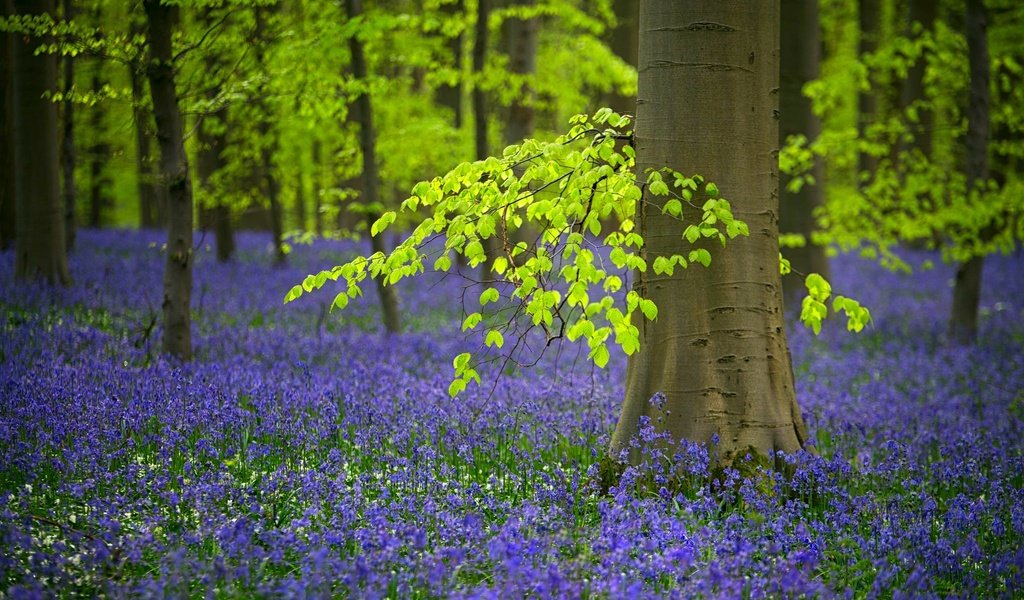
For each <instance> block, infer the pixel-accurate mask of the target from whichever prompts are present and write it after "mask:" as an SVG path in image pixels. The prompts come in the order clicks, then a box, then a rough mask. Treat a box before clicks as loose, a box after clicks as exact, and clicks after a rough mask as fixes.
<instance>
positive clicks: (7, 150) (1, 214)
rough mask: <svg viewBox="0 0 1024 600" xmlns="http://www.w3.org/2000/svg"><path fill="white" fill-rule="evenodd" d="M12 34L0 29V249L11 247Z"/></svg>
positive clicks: (3, 3)
mask: <svg viewBox="0 0 1024 600" xmlns="http://www.w3.org/2000/svg"><path fill="white" fill-rule="evenodd" d="M13 13H14V8H13V7H12V6H11V3H10V0H0V16H4V17H6V16H7V15H10V14H13ZM13 43H14V34H11V33H6V32H2V31H0V250H7V249H8V248H13V247H14V231H15V225H14V223H15V219H16V216H15V210H14V204H15V200H14V111H13V110H12V108H13V101H14V99H13V97H12V95H11V93H12V91H13V77H14V73H13V69H12V66H13V65H12V60H13V58H14V48H13Z"/></svg>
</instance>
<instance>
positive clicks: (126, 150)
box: [0, 0, 1024, 272]
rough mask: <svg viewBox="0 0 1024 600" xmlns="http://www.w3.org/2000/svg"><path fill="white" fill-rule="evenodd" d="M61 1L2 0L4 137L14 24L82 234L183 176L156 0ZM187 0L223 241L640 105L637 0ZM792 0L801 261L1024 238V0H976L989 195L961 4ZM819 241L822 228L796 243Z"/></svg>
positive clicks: (205, 204)
mask: <svg viewBox="0 0 1024 600" xmlns="http://www.w3.org/2000/svg"><path fill="white" fill-rule="evenodd" d="M57 4H59V5H58V6H53V5H54V2H52V1H46V0H39V1H34V2H28V1H18V2H13V3H12V2H10V1H7V2H5V7H4V8H5V12H6V14H13V13H15V12H17V13H18V14H19V15H21V16H15V17H7V18H5V21H4V22H5V23H6V25H5V30H6V31H8V32H11V33H8V34H7V36H6V38H7V43H6V44H4V45H3V51H4V52H5V55H4V60H3V65H4V67H5V72H4V74H3V83H4V90H5V94H4V95H3V99H4V106H5V109H4V114H5V117H6V120H5V128H4V132H5V135H8V136H9V135H13V129H14V127H13V123H12V119H13V113H14V112H15V111H13V110H11V105H12V103H13V102H14V100H13V97H14V94H12V93H11V92H12V91H13V90H12V88H13V87H14V86H15V85H16V84H15V80H16V78H15V77H14V73H13V72H12V69H10V68H9V67H10V66H11V64H12V61H11V60H9V57H10V56H12V53H13V52H14V51H15V50H16V48H15V44H14V40H15V38H16V37H17V36H19V35H26V34H30V35H34V36H39V37H36V38H34V39H36V40H38V43H37V44H36V45H35V46H36V47H38V52H37V54H39V53H41V56H39V57H38V58H40V59H42V58H44V57H48V60H49V61H50V62H52V63H53V64H52V65H51V66H50V67H48V68H46V69H43V68H42V67H40V68H39V69H37V71H38V75H39V77H41V78H44V79H46V80H44V81H41V82H39V84H38V86H37V87H39V86H41V87H42V88H43V89H45V90H46V93H47V95H48V97H49V98H50V99H51V100H52V101H53V103H54V105H55V107H56V109H57V110H56V114H57V117H56V118H57V126H56V128H55V129H53V131H52V133H49V132H47V131H46V130H44V129H34V130H33V132H32V133H31V134H29V137H30V139H31V141H32V144H33V145H46V144H48V145H50V146H51V147H52V148H54V149H57V151H58V152H59V169H60V173H59V181H60V183H61V186H60V197H61V204H62V206H63V208H62V209H61V210H62V211H63V214H64V218H63V220H64V232H65V236H66V242H65V244H66V246H67V248H69V249H73V247H74V237H75V236H74V232H75V229H76V228H77V227H93V228H106V227H133V228H134V227H141V228H157V227H164V226H165V225H166V218H167V215H166V213H167V211H166V206H165V205H166V202H167V200H166V184H167V181H166V178H165V177H162V176H161V173H160V169H159V156H160V144H159V141H158V139H157V128H156V125H155V123H154V118H153V114H154V111H153V100H152V95H151V94H150V90H149V84H148V82H147V72H148V71H147V68H148V66H149V64H150V63H149V62H148V61H149V60H150V57H151V52H150V49H149V47H148V44H149V42H148V40H147V37H146V31H147V18H146V13H145V11H144V10H143V6H142V4H141V3H139V2H114V1H108V0H59V2H58V3H57ZM172 4H173V7H172V9H171V10H170V11H168V18H169V19H171V21H172V23H171V26H172V29H173V32H174V33H173V58H172V60H173V72H174V84H175V88H176V91H177V96H178V102H179V105H180V111H181V115H182V117H181V118H182V128H183V136H184V138H183V139H184V147H185V150H186V154H187V159H188V168H189V169H190V174H191V181H192V187H193V188H194V196H195V204H194V206H195V214H196V217H197V218H196V224H197V226H198V227H199V228H200V229H202V230H203V231H204V232H209V236H208V237H206V238H204V239H205V240H206V241H207V242H208V243H214V244H216V246H217V251H218V255H219V256H220V257H221V259H223V260H228V259H229V258H230V256H231V253H232V251H233V241H232V240H233V232H234V231H236V230H241V229H250V230H253V229H255V230H262V231H266V232H267V233H268V236H269V237H268V239H269V240H271V243H272V244H273V247H274V253H275V256H276V260H279V261H283V260H286V254H287V251H288V245H289V243H291V241H294V240H295V239H297V236H301V235H302V234H306V233H314V234H317V235H328V236H330V235H351V234H355V235H361V234H362V233H364V232H365V231H366V229H367V223H368V222H372V219H368V218H367V216H373V215H377V214H379V213H381V212H382V211H384V210H390V209H393V208H395V207H397V205H398V204H399V203H400V202H401V201H402V200H404V199H405V198H406V197H407V195H408V192H409V190H410V189H411V187H412V186H413V185H414V184H415V183H416V182H417V181H420V180H422V179H427V178H430V177H432V176H434V175H438V174H441V173H444V172H446V171H447V170H449V169H451V168H452V167H454V166H455V165H457V164H459V163H461V162H463V161H469V160H473V159H481V158H484V157H486V156H489V155H492V154H500V153H501V151H502V149H503V148H504V147H505V146H506V145H508V144H511V143H516V142H518V141H520V140H521V139H523V138H526V137H537V138H541V139H551V138H553V137H554V136H555V135H557V134H558V133H559V132H562V131H564V129H565V128H566V127H567V122H568V119H569V118H570V117H571V116H572V115H574V114H577V113H581V112H590V113H592V112H594V111H595V110H596V109H597V108H598V107H600V106H606V105H607V106H610V107H612V108H613V109H615V110H616V111H618V112H621V113H624V114H632V113H633V111H634V107H635V93H636V61H637V13H638V1H637V0H614V1H613V0H598V1H587V2H583V1H580V0H415V1H405V0H380V1H377V0H370V1H368V2H366V5H365V6H360V5H361V4H362V3H361V2H349V3H348V4H347V5H346V3H343V2H333V1H332V2H328V1H301V2H300V1H294V0H285V1H228V2H214V1H204V0H195V1H192V0H189V1H181V2H174V3H172ZM782 4H783V16H782V53H783V60H782V65H783V66H782V71H783V73H782V81H783V84H782V108H781V126H782V138H783V141H785V140H788V141H789V143H788V144H786V145H785V148H784V150H783V151H782V153H781V164H782V167H783V170H784V171H786V172H788V173H790V174H791V177H790V178H788V179H786V180H784V181H783V233H787V232H788V233H795V234H798V235H797V236H783V243H784V245H790V246H794V247H796V248H795V249H793V250H791V251H790V252H791V253H792V254H793V258H794V261H797V263H799V265H800V266H803V265H812V266H808V267H806V268H801V269H800V270H801V272H808V271H810V270H815V271H818V272H827V266H825V265H824V264H823V263H822V262H819V263H818V264H817V266H816V267H813V265H815V263H814V262H813V261H814V260H819V261H823V260H824V259H823V258H821V257H822V256H824V255H823V254H822V253H820V252H817V254H818V255H819V258H817V259H816V258H814V257H810V258H806V257H804V256H802V254H803V253H811V254H814V253H815V252H816V251H814V248H815V247H817V248H823V247H825V246H827V245H830V244H831V245H833V247H835V246H838V247H840V248H842V249H846V250H848V249H851V248H854V249H859V250H861V251H863V252H865V253H867V254H869V255H872V256H879V257H880V258H881V259H882V260H883V261H884V262H885V263H886V264H889V265H890V266H893V267H900V266H905V265H901V264H900V261H899V259H898V258H897V257H896V255H895V254H893V253H892V252H891V251H890V249H891V248H892V247H893V244H895V243H898V242H909V243H912V244H915V245H919V246H920V245H925V246H936V245H940V246H942V247H944V248H945V250H946V252H947V257H948V258H949V259H951V260H960V261H964V260H968V259H970V258H971V257H973V256H979V255H984V254H987V253H989V252H991V251H994V250H997V249H1002V250H1008V249H1009V248H1010V247H1012V244H1013V240H1014V239H1019V238H1020V237H1021V236H1020V229H1021V226H1020V221H1019V211H1020V208H1019V207H1020V204H1021V200H1020V197H1021V192H1020V182H1019V177H1018V176H1017V171H1018V170H1019V165H1020V159H1021V155H1022V154H1024V142H1022V139H1024V136H1022V130H1024V124H1022V117H1021V115H1022V114H1024V7H1022V6H1021V5H1020V3H1018V2H1015V1H1014V0H990V1H988V2H985V3H981V2H974V3H973V4H976V5H978V10H979V11H981V12H982V13H984V17H983V18H984V21H985V25H986V27H987V33H984V30H983V34H984V35H985V37H986V42H987V48H986V52H987V55H988V59H987V60H988V64H987V65H986V67H987V69H988V73H986V74H985V78H986V81H987V82H989V83H988V85H987V86H986V87H987V88H988V89H987V90H986V98H985V99H984V103H985V104H986V106H985V109H987V111H988V115H987V116H986V120H987V121H988V122H990V123H991V127H990V131H986V132H985V139H986V142H987V146H986V148H985V149H984V150H983V151H982V152H983V153H985V154H986V155H987V157H988V158H989V159H990V161H991V163H990V165H988V167H989V168H988V173H986V174H984V175H982V176H981V177H980V179H981V180H984V182H985V183H984V185H981V186H975V187H978V188H979V189H981V190H982V192H983V195H984V198H979V197H977V196H978V194H977V193H975V194H974V197H975V198H974V200H973V201H972V200H971V194H968V193H967V188H968V179H969V176H968V168H969V160H968V154H969V152H968V143H967V142H966V138H967V137H968V131H967V130H968V112H969V110H970V107H971V106H977V105H978V104H979V103H980V102H981V100H978V99H975V100H972V99H971V98H972V97H971V96H970V90H969V87H970V83H971V81H972V78H971V76H970V74H969V60H968V55H969V52H968V32H967V30H968V22H967V21H968V19H967V16H966V15H967V14H968V13H969V12H970V11H969V10H967V9H968V7H966V6H965V3H964V2H963V1H953V0H945V1H927V0H860V1H853V0H822V1H821V2H820V3H818V2H807V1H803V2H783V3H782ZM976 12H977V11H976ZM979 14H980V13H979ZM25 15H29V16H25ZM31 15H36V16H31ZM47 15H48V16H47ZM18 32H20V33H18ZM24 39H25V40H26V43H28V42H27V41H28V40H29V38H28V37H25V38H24ZM353 41H354V42H357V44H356V46H358V47H359V48H360V50H359V52H361V53H362V54H364V55H365V60H364V61H363V62H365V66H364V71H365V72H364V73H357V70H358V68H359V67H358V66H357V64H356V62H357V61H355V60H354V54H353V48H355V46H353V44H352V42H353ZM39 64H40V65H42V64H44V62H40V63H39ZM43 71H45V73H43ZM975 80H976V81H977V80H978V78H977V77H975ZM982 85H984V84H982ZM364 92H366V93H368V98H369V99H370V104H371V105H372V120H373V123H372V125H373V128H374V129H375V130H376V132H375V133H376V135H375V136H374V139H373V141H372V142H371V143H372V145H373V146H375V148H374V150H375V155H376V160H375V161H374V162H375V164H376V166H377V167H378V168H379V180H380V181H381V186H380V192H379V194H375V196H376V197H373V198H367V194H366V193H364V192H365V190H364V189H363V188H364V186H365V184H364V183H363V180H362V179H361V177H360V176H361V174H362V171H363V162H362V156H361V155H362V153H363V150H362V148H363V147H362V146H361V142H360V138H359V135H360V118H361V116H360V114H359V113H360V110H359V108H358V105H357V102H356V101H357V99H358V98H360V97H361V95H362V94H363V93H364ZM978 98H980V96H979V97H978ZM972 102H973V104H972ZM978 108H980V107H978ZM812 111H813V112H812ZM53 133H55V134H56V138H55V139H47V138H48V137H52V134H53ZM2 146H3V148H4V149H5V150H4V156H3V157H0V158H2V159H3V162H2V166H3V169H4V170H3V174H4V176H3V182H4V186H3V190H2V195H0V205H2V208H3V212H2V214H3V219H2V220H0V224H2V226H0V244H2V246H3V247H8V246H10V245H11V244H12V243H13V238H14V236H15V231H14V230H15V228H14V222H15V218H14V205H15V204H16V203H15V202H14V195H15V194H14V185H13V184H14V178H15V173H14V172H13V169H14V162H13V156H12V154H14V153H15V151H16V150H17V149H18V148H19V146H18V144H16V143H14V141H13V140H12V139H10V138H7V139H6V140H5V143H4V144H2ZM34 151H35V150H34V149H25V152H34ZM57 177H58V174H56V173H54V174H52V178H53V179H54V180H56V179H57ZM787 207H792V209H791V210H787ZM812 209H813V210H814V211H816V212H814V215H815V218H813V219H812V218H810V215H811V212H812ZM812 232H816V233H814V235H812ZM808 240H813V241H814V242H816V243H817V246H814V245H811V246H804V247H803V248H802V249H801V248H799V247H800V246H803V245H804V242H806V241H808ZM808 261H810V262H808ZM797 263H794V266H798V265H797Z"/></svg>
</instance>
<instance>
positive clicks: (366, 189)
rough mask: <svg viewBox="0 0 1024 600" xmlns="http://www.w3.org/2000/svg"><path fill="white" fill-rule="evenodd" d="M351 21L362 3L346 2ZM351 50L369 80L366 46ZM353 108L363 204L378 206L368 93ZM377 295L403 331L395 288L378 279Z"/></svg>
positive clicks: (376, 244) (391, 325)
mask: <svg viewBox="0 0 1024 600" xmlns="http://www.w3.org/2000/svg"><path fill="white" fill-rule="evenodd" d="M345 5H346V7H347V10H348V16H349V18H350V19H355V18H358V17H359V15H360V14H362V12H363V10H362V0H345ZM348 44H349V51H350V52H351V54H352V72H353V74H354V75H355V76H356V79H359V80H361V81H366V80H367V69H366V59H365V57H364V56H363V44H362V42H361V41H360V40H359V38H358V37H356V36H352V37H351V38H349V42H348ZM354 108H355V109H356V110H357V111H358V116H359V148H360V150H361V151H362V154H363V177H362V180H363V181H362V184H363V185H362V187H363V202H364V203H365V204H366V205H367V206H375V205H376V204H377V203H378V202H380V182H379V178H378V175H377V154H376V144H377V134H376V131H374V128H373V105H372V103H371V102H370V95H369V94H368V93H363V94H360V95H359V97H358V98H356V101H355V106H354ZM378 218H380V215H379V214H376V213H375V211H371V212H367V214H366V222H367V228H369V226H370V225H372V224H373V223H374V222H375V221H376V220H377V219H378ZM370 244H371V247H372V248H373V251H374V252H386V250H387V249H386V248H385V246H384V236H383V235H382V234H381V235H374V236H370ZM375 281H376V283H377V293H378V295H379V296H380V304H381V309H382V311H383V317H384V328H385V329H386V330H387V332H388V333H398V332H399V331H401V320H400V317H399V312H398V295H397V294H396V293H395V288H394V286H390V285H386V284H385V281H384V279H383V278H381V277H378V278H377V279H375Z"/></svg>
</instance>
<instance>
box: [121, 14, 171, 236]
mask: <svg viewBox="0 0 1024 600" xmlns="http://www.w3.org/2000/svg"><path fill="white" fill-rule="evenodd" d="M144 33H145V24H144V23H143V22H141V21H139V20H138V19H136V18H135V17H134V15H133V17H132V34H133V35H143V34H144ZM142 60H144V57H142V56H139V57H137V58H136V59H135V60H133V61H132V62H131V63H130V64H129V65H128V74H129V77H130V80H131V88H132V125H133V127H134V130H135V181H136V190H137V193H138V195H139V227H142V228H143V229H152V228H155V227H160V226H162V225H163V210H162V208H161V200H160V199H161V195H162V194H161V193H160V190H161V186H160V184H159V183H158V181H157V174H156V172H155V171H156V169H155V166H156V161H155V160H154V159H153V153H152V145H151V144H150V138H151V129H152V126H151V122H152V119H151V115H150V113H149V110H148V109H147V107H146V91H145V89H144V88H145V83H146V82H145V73H144V72H143V71H144V67H143V66H142Z"/></svg>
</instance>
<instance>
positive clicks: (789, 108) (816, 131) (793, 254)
mask: <svg viewBox="0 0 1024 600" xmlns="http://www.w3.org/2000/svg"><path fill="white" fill-rule="evenodd" d="M781 11H782V22H781V26H780V31H781V40H782V57H781V61H782V65H781V70H780V83H781V87H780V91H781V96H780V98H779V104H780V106H779V112H780V118H779V144H780V145H783V144H785V142H786V139H787V138H788V137H789V136H791V135H803V136H805V137H806V138H807V140H808V141H809V142H812V141H814V140H815V139H817V137H818V136H819V135H820V134H821V122H820V121H819V120H818V117H816V116H815V115H814V111H812V110H811V100H810V98H808V97H807V96H804V94H803V88H804V85H806V84H807V83H808V82H810V81H813V80H815V79H817V78H818V72H819V64H820V62H821V35H820V27H819V22H818V0H782V1H781ZM811 175H812V176H813V177H814V184H813V185H808V184H805V185H804V186H803V187H801V188H800V191H799V192H790V191H788V190H787V189H786V186H787V185H788V184H789V182H790V177H789V176H788V175H785V174H782V176H781V180H780V183H779V199H780V200H779V204H780V206H779V211H780V213H779V229H780V231H782V232H783V233H799V234H802V235H803V236H804V239H805V240H806V241H807V243H806V244H805V245H804V246H803V247H800V248H786V249H785V251H784V252H783V254H784V255H785V256H786V258H788V259H789V261H790V264H791V265H792V267H793V270H794V274H793V275H789V276H787V277H783V278H782V287H783V294H782V297H783V299H784V300H785V301H786V304H787V305H789V306H798V305H799V302H800V300H801V299H802V298H803V296H804V286H803V277H798V276H797V275H800V274H802V275H808V274H810V273H818V274H819V275H821V276H823V277H825V278H826V279H827V278H828V276H829V265H828V257H826V256H825V249H824V248H823V247H821V246H817V245H815V244H813V243H811V235H812V234H813V233H814V231H815V230H816V229H817V222H816V220H815V218H814V210H815V209H817V208H818V207H819V206H821V205H822V204H824V201H825V187H824V186H825V168H824V165H823V164H822V162H821V160H815V161H814V166H813V167H812V169H811Z"/></svg>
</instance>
